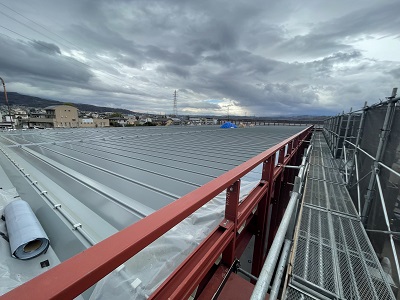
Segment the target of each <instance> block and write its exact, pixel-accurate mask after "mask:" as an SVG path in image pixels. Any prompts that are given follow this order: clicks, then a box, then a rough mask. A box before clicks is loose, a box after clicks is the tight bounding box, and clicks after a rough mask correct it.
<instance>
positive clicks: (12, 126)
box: [0, 77, 14, 129]
mask: <svg viewBox="0 0 400 300" xmlns="http://www.w3.org/2000/svg"><path fill="white" fill-rule="evenodd" d="M0 80H1V83H2V84H3V89H4V98H5V99H6V104H7V107H8V115H9V116H10V123H11V128H13V129H14V124H13V120H12V117H11V108H10V104H9V103H8V98H7V91H6V84H5V82H4V80H3V78H1V77H0Z"/></svg>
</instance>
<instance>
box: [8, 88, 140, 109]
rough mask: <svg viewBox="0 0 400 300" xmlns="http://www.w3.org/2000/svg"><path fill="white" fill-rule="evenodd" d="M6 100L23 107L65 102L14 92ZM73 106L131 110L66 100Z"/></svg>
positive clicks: (39, 106)
mask: <svg viewBox="0 0 400 300" xmlns="http://www.w3.org/2000/svg"><path fill="white" fill-rule="evenodd" d="M7 98H8V102H9V104H10V105H18V106H25V107H33V108H45V107H47V106H51V105H62V104H64V103H66V102H61V101H56V100H47V99H42V98H39V97H33V96H28V95H22V94H19V93H15V92H8V93H7ZM68 103H70V104H72V105H74V106H75V107H77V108H78V109H79V110H81V111H91V112H99V113H104V112H118V113H123V114H132V113H133V112H132V111H131V110H127V109H122V108H111V107H103V106H95V105H90V104H81V103H71V102H68ZM0 105H5V99H4V94H3V93H0Z"/></svg>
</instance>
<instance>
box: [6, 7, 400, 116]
mask: <svg viewBox="0 0 400 300" xmlns="http://www.w3.org/2000/svg"><path fill="white" fill-rule="evenodd" d="M0 77H2V78H3V79H4V80H5V81H6V86H7V90H8V91H13V92H18V93H22V94H28V95H33V96H39V97H43V98H47V99H55V100H61V101H68V102H80V103H88V104H93V105H100V106H110V107H122V108H126V109H131V110H134V111H139V112H152V113H167V114H170V113H172V112H173V92H174V90H178V111H179V114H215V115H226V114H227V113H228V107H229V112H230V114H236V115H247V116H250V115H256V116H270V115H286V114H291V115H304V114H307V115H308V114H312V115H332V114H337V113H339V112H341V111H342V110H345V111H348V110H349V109H350V107H353V110H354V109H358V108H361V107H362V106H363V103H364V102H365V101H368V103H370V104H372V103H375V102H378V101H379V99H384V97H385V96H390V94H391V90H392V88H393V87H396V86H398V85H399V83H400V1H398V0H394V1H387V0H374V1H371V0H370V1H368V0H353V1H348V0H336V1H321V0H308V1H298V0H293V1H291V0H281V1H268V0H262V1H258V0H252V1H249V0H243V1H238V0H229V1H217V0H213V1H210V0H201V1H200V0H199V1H188V0H187V1H183V0H176V1H161V0H160V1H151V0H143V1H128V0H126V1H123V0H107V1H105V0H87V1H78V0H75V1H72V0H71V1H65V0H63V1H59V0H30V1H15V0H0Z"/></svg>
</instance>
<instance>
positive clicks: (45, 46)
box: [0, 25, 130, 85]
mask: <svg viewBox="0 0 400 300" xmlns="http://www.w3.org/2000/svg"><path fill="white" fill-rule="evenodd" d="M0 27H1V28H3V29H5V30H8V31H10V32H12V33H14V34H16V35H18V36H20V37H22V38H24V39H27V40H29V41H31V42H32V43H35V44H37V45H40V46H42V47H44V48H47V49H49V50H51V51H54V49H53V48H51V47H49V46H47V45H45V44H43V43H41V42H40V41H36V40H33V39H31V38H29V37H27V36H25V35H23V34H20V33H18V32H16V31H14V30H12V29H9V28H7V27H5V26H3V25H0ZM1 34H3V35H5V36H7V37H8V38H10V39H12V37H10V36H9V35H6V34H4V33H1ZM62 57H64V58H67V59H68V61H67V62H71V63H74V64H81V65H84V66H86V67H88V68H90V69H94V70H95V71H97V72H100V73H102V74H103V75H105V76H107V77H109V78H110V79H112V80H114V81H115V82H118V83H119V84H120V83H121V81H123V80H121V79H120V78H118V77H117V76H114V75H112V74H110V73H107V72H104V71H102V70H99V69H96V68H94V67H93V66H90V65H88V64H86V63H84V62H81V61H79V60H77V59H74V58H72V57H69V56H66V55H63V56H62ZM124 83H125V84H128V85H130V83H128V82H126V81H124Z"/></svg>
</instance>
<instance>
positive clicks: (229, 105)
mask: <svg viewBox="0 0 400 300" xmlns="http://www.w3.org/2000/svg"><path fill="white" fill-rule="evenodd" d="M231 106H233V104H232V100H231V101H230V102H229V104H228V105H227V106H226V107H228V122H229V107H231Z"/></svg>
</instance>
